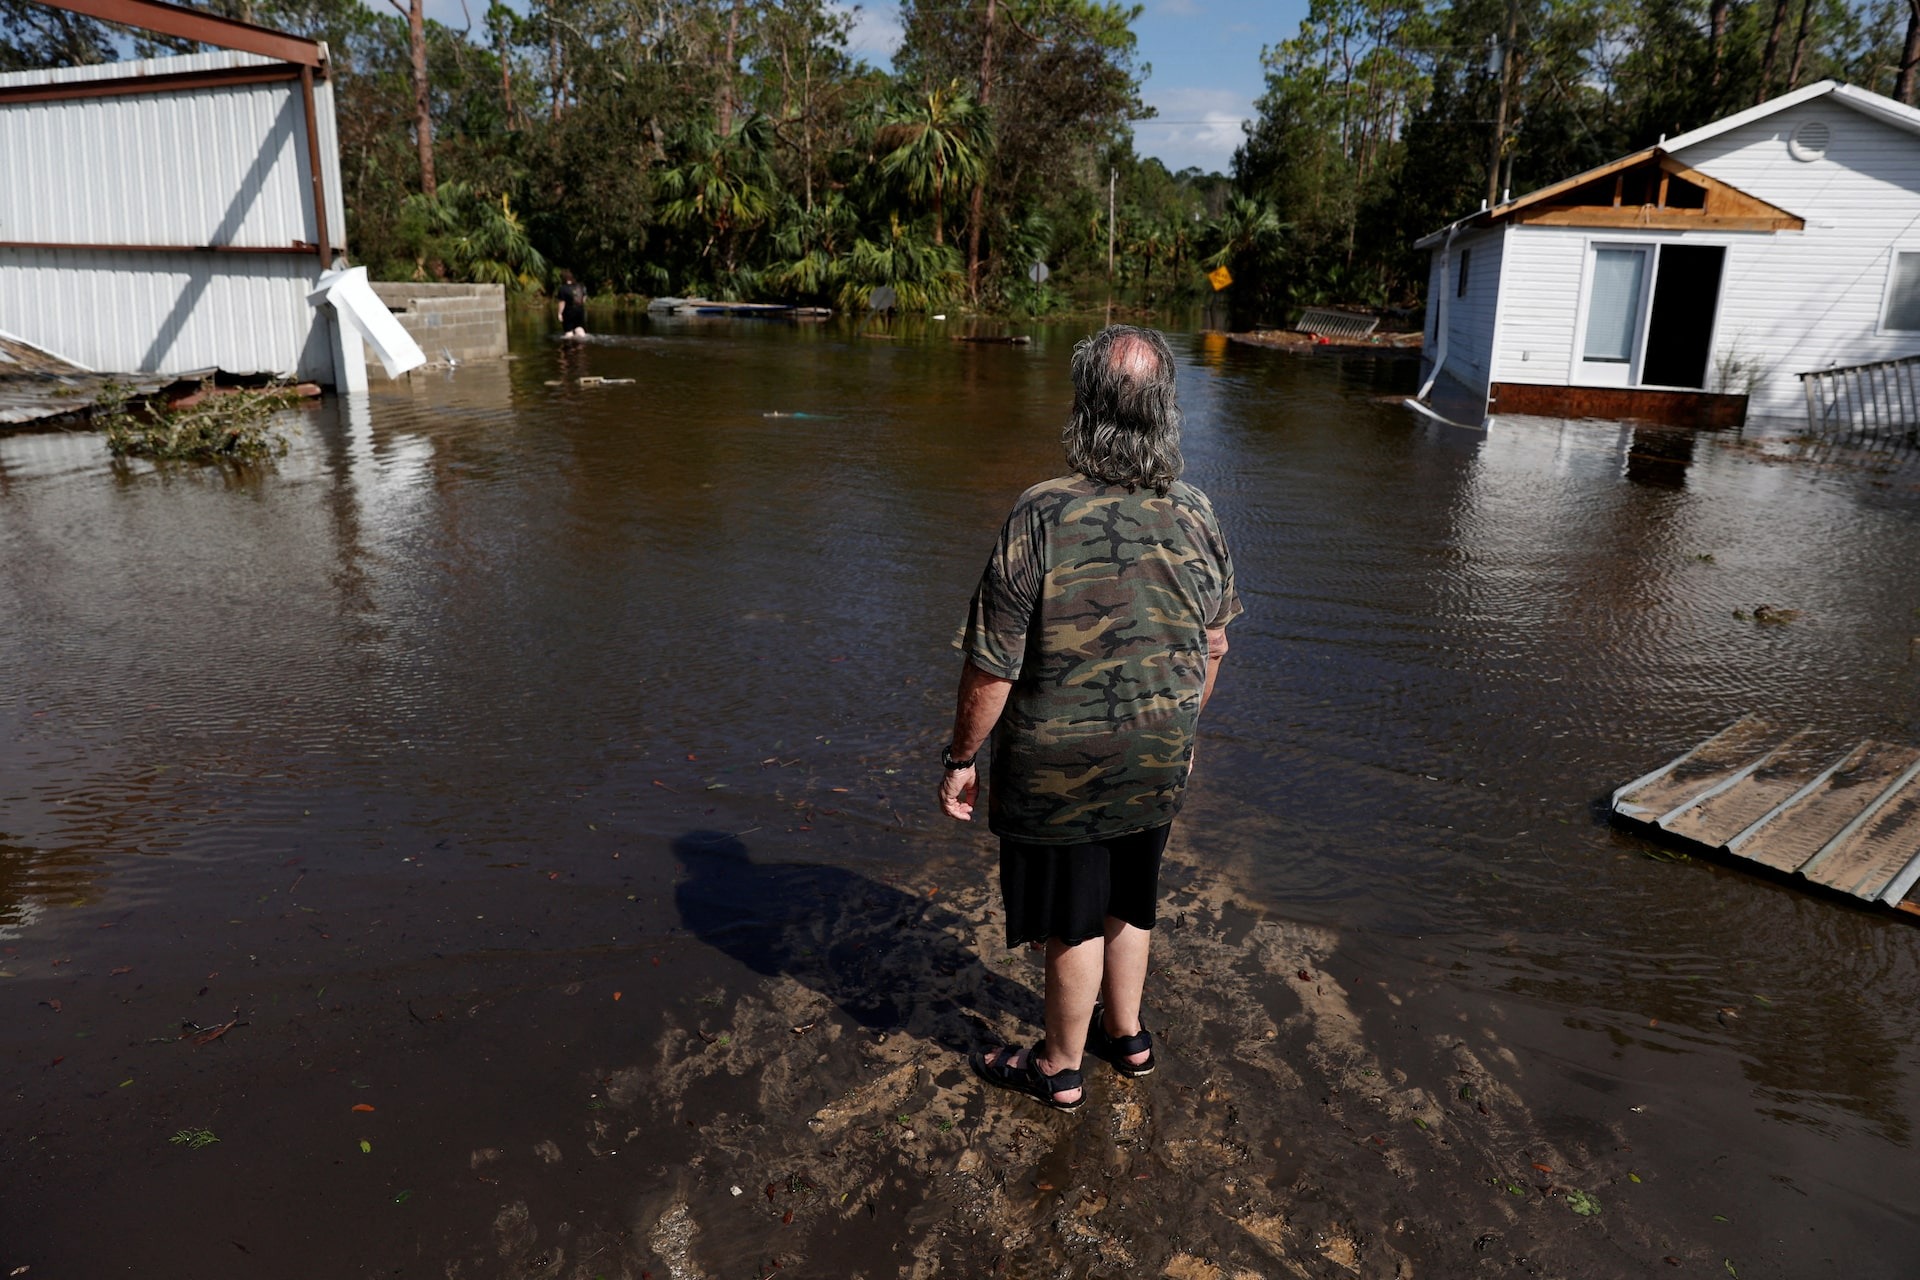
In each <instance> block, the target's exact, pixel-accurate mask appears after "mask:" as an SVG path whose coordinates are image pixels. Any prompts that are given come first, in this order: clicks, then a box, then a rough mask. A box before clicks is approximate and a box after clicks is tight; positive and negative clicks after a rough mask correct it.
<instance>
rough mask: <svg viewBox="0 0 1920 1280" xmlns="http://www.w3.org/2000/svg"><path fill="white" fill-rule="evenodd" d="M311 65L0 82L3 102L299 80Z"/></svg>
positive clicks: (0, 99)
mask: <svg viewBox="0 0 1920 1280" xmlns="http://www.w3.org/2000/svg"><path fill="white" fill-rule="evenodd" d="M303 71H304V72H306V73H307V74H308V75H311V74H312V68H310V67H296V66H289V65H281V66H277V67H223V68H220V69H218V70H214V71H173V72H168V73H166V74H164V75H151V76H121V77H118V78H116V79H112V80H69V81H61V82H58V83H54V84H16V85H4V86H0V105H5V104H7V103H11V102H60V101H62V100H65V99H69V98H119V97H126V96H129V95H133V94H141V93H178V92H182V91H185V90H188V89H232V88H236V87H238V86H240V85H249V84H278V83H281V82H283V81H288V80H298V79H299V78H300V75H301V73H302V72H303Z"/></svg>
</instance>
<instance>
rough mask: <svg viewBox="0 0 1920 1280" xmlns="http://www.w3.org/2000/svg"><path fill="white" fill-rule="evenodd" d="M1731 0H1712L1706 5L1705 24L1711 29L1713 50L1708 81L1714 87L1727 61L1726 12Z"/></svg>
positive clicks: (1730, 5) (1718, 82) (1718, 84)
mask: <svg viewBox="0 0 1920 1280" xmlns="http://www.w3.org/2000/svg"><path fill="white" fill-rule="evenodd" d="M1732 7H1733V6H1732V3H1731V0H1712V3H1711V4H1709V5H1708V6H1707V26H1708V28H1709V29H1710V30H1711V32H1712V33H1713V34H1712V37H1711V40H1712V43H1711V45H1710V46H1709V47H1710V48H1711V49H1712V51H1713V71H1712V74H1711V75H1710V76H1709V77H1708V83H1709V84H1711V85H1712V86H1713V87H1714V88H1716V89H1718V88H1719V87H1720V76H1721V73H1722V72H1723V71H1724V70H1725V68H1726V62H1727V12H1728V10H1730V9H1731V8H1732Z"/></svg>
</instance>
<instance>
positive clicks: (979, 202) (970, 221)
mask: <svg viewBox="0 0 1920 1280" xmlns="http://www.w3.org/2000/svg"><path fill="white" fill-rule="evenodd" d="M1914 2H1915V3H1917V4H1920V0H1914ZM994 3H995V0H987V34H986V38H985V39H983V40H982V41H981V42H980V109H981V111H982V112H984V111H985V110H986V106H987V103H988V102H989V101H990V100H992V98H993V13H994ZM988 119H989V120H991V119H992V117H990V116H989V117H988ZM986 205H987V171H986V165H985V164H982V165H981V167H980V178H979V180H978V181H976V182H975V183H974V184H973V198H972V199H971V200H969V201H968V202H967V296H968V297H970V298H972V299H973V300H974V301H975V302H978V301H979V300H980V223H981V222H982V220H983V219H984V217H985V209H986Z"/></svg>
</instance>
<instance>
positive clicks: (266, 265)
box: [0, 52, 346, 381]
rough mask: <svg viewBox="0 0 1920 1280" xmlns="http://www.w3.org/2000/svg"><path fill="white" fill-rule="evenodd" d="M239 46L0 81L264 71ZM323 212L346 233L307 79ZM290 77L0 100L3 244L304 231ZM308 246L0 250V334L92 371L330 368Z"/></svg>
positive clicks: (257, 243)
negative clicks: (254, 250)
mask: <svg viewBox="0 0 1920 1280" xmlns="http://www.w3.org/2000/svg"><path fill="white" fill-rule="evenodd" d="M272 65H275V64H274V63H273V62H272V61H271V60H270V59H266V58H261V57H258V56H256V55H253V54H246V53H235V52H221V53H209V54H195V55H192V56H189V57H184V58H164V59H153V60H148V61H144V62H131V63H117V64H113V65H110V66H103V67H74V68H64V69H60V70H55V71H39V72H17V73H13V74H10V75H0V85H26V84H49V83H61V82H69V81H76V80H103V79H113V78H118V77H122V76H128V75H141V74H167V73H179V72H197V71H207V70H216V69H221V68H227V67H244V66H272ZM314 97H315V102H314V108H315V116H316V123H317V126H318V132H319V134H320V150H321V172H322V175H323V182H324V184H325V186H326V188H327V192H326V197H327V215H328V216H327V222H328V224H329V227H330V229H331V232H332V235H331V239H332V242H333V243H334V244H335V245H340V244H343V243H344V241H345V237H346V226H345V223H346V217H345V208H344V205H343V202H342V199H341V189H340V162H339V149H338V145H337V143H336V141H335V139H336V137H337V134H336V130H335V123H334V111H333V91H332V86H331V85H329V84H327V83H326V82H324V81H321V82H318V83H317V84H316V86H315V95H314ZM319 238H320V237H319V231H318V226H317V225H316V223H315V221H314V216H313V205H312V182H311V178H310V169H309V160H308V153H307V134H306V115H305V110H304V107H303V105H302V103H301V96H300V86H299V83H298V82H297V81H295V82H281V83H271V84H258V85H242V86H235V87H225V88H208V89H193V90H186V91H175V92H164V93H149V94H135V95H127V96H115V97H106V98H82V99H68V100H61V101H54V102H22V103H12V104H0V241H35V242H44V243H55V244H85V245H245V246H249V247H270V246H288V245H291V244H293V243H294V242H295V241H306V242H316V241H318V240H319ZM319 271H320V264H319V261H318V258H317V256H315V255H311V254H308V255H275V254H238V253H136V252H124V251H103V250H93V249H89V250H72V249H18V248H0V329H5V330H8V331H10V332H12V333H16V334H18V335H19V336H21V337H23V338H25V339H27V340H28V341H29V342H32V343H34V344H36V345H38V346H41V347H44V348H46V349H47V350H49V351H52V352H54V353H55V354H56V355H60V356H63V357H65V358H67V359H69V360H72V361H74V362H76V363H79V364H82V365H86V366H88V367H89V368H93V369H98V370H103V371H126V372H132V371H153V372H161V373H174V372H184V371H188V370H194V369H204V368H211V367H219V368H223V369H228V370H231V371H234V372H246V373H286V374H294V375H297V376H300V377H302V378H317V379H319V380H321V381H331V380H332V361H331V357H330V355H329V352H328V347H327V343H326V341H325V337H324V329H322V328H321V327H320V326H317V325H316V323H315V317H314V313H313V309H312V308H311V307H310V306H308V304H307V300H306V294H307V291H308V289H309V288H311V286H312V282H313V280H314V278H315V277H316V276H317V275H318V274H319Z"/></svg>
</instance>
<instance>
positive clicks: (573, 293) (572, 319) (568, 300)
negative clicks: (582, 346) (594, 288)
mask: <svg viewBox="0 0 1920 1280" xmlns="http://www.w3.org/2000/svg"><path fill="white" fill-rule="evenodd" d="M557 297H558V299H559V307H558V311H559V314H560V336H561V337H563V338H584V337H586V336H587V287H586V286H585V285H583V284H581V283H580V282H579V281H577V280H575V279H574V278H573V272H571V271H562V272H561V273H560V291H559V293H558V295H557Z"/></svg>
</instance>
